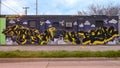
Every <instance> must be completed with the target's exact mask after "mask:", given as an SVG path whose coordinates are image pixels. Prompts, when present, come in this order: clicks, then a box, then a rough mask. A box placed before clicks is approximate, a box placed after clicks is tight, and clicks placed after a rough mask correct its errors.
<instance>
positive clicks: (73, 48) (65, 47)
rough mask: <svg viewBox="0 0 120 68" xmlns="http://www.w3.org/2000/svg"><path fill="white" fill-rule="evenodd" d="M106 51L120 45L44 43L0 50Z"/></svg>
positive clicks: (5, 47) (7, 47)
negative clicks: (42, 44)
mask: <svg viewBox="0 0 120 68" xmlns="http://www.w3.org/2000/svg"><path fill="white" fill-rule="evenodd" d="M15 50H21V51H24V50H27V51H59V50H64V51H106V50H120V45H97V46H96V45H94V46H89V45H88V46H85V45H84V46H80V45H75V46H74V45H56V46H55V45H53V46H52V45H50V46H48V45H44V46H40V45H39V46H34V45H33V46H32V45H31V46H25V45H21V46H20V45H19V46H0V51H15Z"/></svg>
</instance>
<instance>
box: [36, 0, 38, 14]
mask: <svg viewBox="0 0 120 68" xmlns="http://www.w3.org/2000/svg"><path fill="white" fill-rule="evenodd" d="M36 15H38V0H36Z"/></svg>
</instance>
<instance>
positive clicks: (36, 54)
mask: <svg viewBox="0 0 120 68" xmlns="http://www.w3.org/2000/svg"><path fill="white" fill-rule="evenodd" d="M67 57H68V58H70V57H77V58H79V57H108V58H117V57H120V51H97V52H92V51H73V52H69V51H49V52H44V51H19V50H17V51H9V52H4V51H0V58H67Z"/></svg>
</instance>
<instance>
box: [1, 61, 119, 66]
mask: <svg viewBox="0 0 120 68" xmlns="http://www.w3.org/2000/svg"><path fill="white" fill-rule="evenodd" d="M0 68H120V60H86V61H85V60H81V61H76V60H72V61H71V60H67V61H58V60H57V61H34V62H10V63H7V62H6V63H0Z"/></svg>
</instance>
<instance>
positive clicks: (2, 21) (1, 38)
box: [0, 18, 6, 45]
mask: <svg viewBox="0 0 120 68" xmlns="http://www.w3.org/2000/svg"><path fill="white" fill-rule="evenodd" d="M5 28H6V18H0V44H2V45H4V44H5V40H6V38H5V35H4V34H3V33H2V32H3V30H4V29H5Z"/></svg>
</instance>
